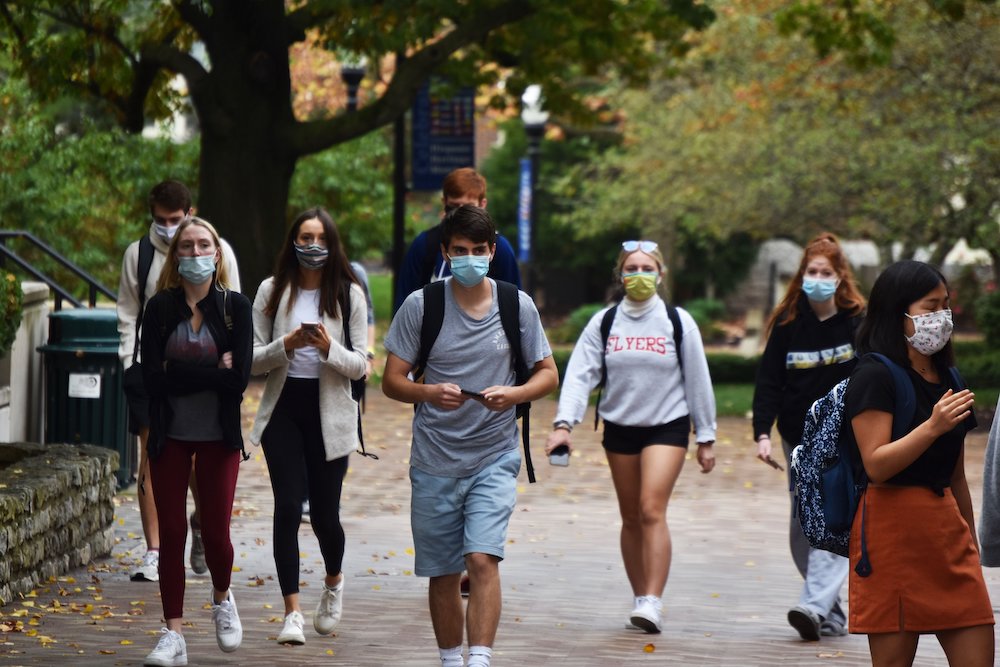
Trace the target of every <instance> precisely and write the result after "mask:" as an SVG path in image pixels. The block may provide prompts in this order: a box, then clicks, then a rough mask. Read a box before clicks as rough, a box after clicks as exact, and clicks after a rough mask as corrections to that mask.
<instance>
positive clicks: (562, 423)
mask: <svg viewBox="0 0 1000 667" xmlns="http://www.w3.org/2000/svg"><path fill="white" fill-rule="evenodd" d="M552 428H553V430H556V429H560V428H561V429H563V430H564V431H569V432H570V433H572V432H573V425H572V424H570V423H569V422H568V421H566V420H564V419H560V420H559V421H556V422H552Z"/></svg>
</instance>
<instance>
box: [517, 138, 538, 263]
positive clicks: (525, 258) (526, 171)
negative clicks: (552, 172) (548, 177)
mask: <svg viewBox="0 0 1000 667" xmlns="http://www.w3.org/2000/svg"><path fill="white" fill-rule="evenodd" d="M520 171H521V180H520V184H519V185H518V188H517V261H519V262H530V261H531V225H533V224H534V222H535V221H534V220H532V219H531V160H530V159H529V158H526V157H524V158H521V162H520Z"/></svg>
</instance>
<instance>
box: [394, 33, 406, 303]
mask: <svg viewBox="0 0 1000 667" xmlns="http://www.w3.org/2000/svg"><path fill="white" fill-rule="evenodd" d="M405 58H406V55H405V54H404V53H403V52H402V51H400V52H397V53H396V71H397V72H398V71H399V66H400V65H402V64H403V60H404V59H405ZM392 128H393V134H392V137H393V138H392V302H393V303H396V298H397V296H398V295H397V294H396V290H398V289H399V286H398V283H397V281H398V279H399V272H400V270H401V269H402V268H403V247H404V246H405V244H406V241H405V238H404V232H405V230H406V114H405V113H402V114H400V115H399V117H398V118H396V120H395V121H394V122H393V125H392Z"/></svg>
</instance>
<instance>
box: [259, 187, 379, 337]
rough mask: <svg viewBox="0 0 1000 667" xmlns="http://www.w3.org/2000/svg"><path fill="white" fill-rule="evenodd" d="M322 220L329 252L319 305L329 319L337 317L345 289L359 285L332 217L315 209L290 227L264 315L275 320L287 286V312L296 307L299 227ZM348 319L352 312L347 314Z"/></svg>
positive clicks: (320, 289) (298, 218)
mask: <svg viewBox="0 0 1000 667" xmlns="http://www.w3.org/2000/svg"><path fill="white" fill-rule="evenodd" d="M314 218H315V219H316V220H319V222H320V224H321V225H323V234H324V235H325V236H326V249H327V250H328V251H329V253H330V254H329V255H328V256H327V260H326V264H324V265H323V268H322V269H321V271H322V272H323V275H322V277H321V278H320V288H319V306H320V310H321V311H322V312H324V313H326V314H327V315H329V316H330V317H336V316H337V300H338V299H339V298H340V293H341V290H342V289H343V288H350V284H351V283H359V284H360V281H359V280H358V278H357V276H355V275H354V271H353V270H352V269H351V263H350V262H349V261H348V260H347V253H346V252H345V251H344V245H343V244H342V243H341V242H340V233H339V232H338V231H337V225H336V224H335V223H334V222H333V218H331V217H330V214H329V213H327V212H326V209H324V208H322V207H320V206H316V207H313V208H310V209H308V210H306V211H303V212H302V213H300V214H299V215H298V217H297V218H295V221H294V222H292V224H291V226H290V227H289V228H288V234H287V235H286V236H285V242H284V243H283V244H282V246H281V250H279V251H278V258H277V260H276V261H275V266H274V291H273V292H272V293H271V299H270V301H269V302H268V303H267V305H266V306H265V308H264V312H265V313H267V314H268V315H269V316H271V317H274V315H275V314H276V313H277V312H278V304H279V303H280V302H281V295H282V293H284V291H285V287H286V286H288V285H291V286H292V288H293V289H292V294H291V298H290V299H289V300H288V309H289V311H291V308H292V306H294V305H295V298H296V296H298V290H299V285H300V273H299V272H300V271H302V269H301V267H300V266H299V260H298V257H297V256H296V254H295V239H296V238H298V236H299V228H300V227H301V226H302V223H303V222H305V221H306V220H312V219H314ZM343 316H344V317H345V318H346V317H349V316H350V314H349V313H344V315H343Z"/></svg>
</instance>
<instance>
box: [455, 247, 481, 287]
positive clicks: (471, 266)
mask: <svg viewBox="0 0 1000 667" xmlns="http://www.w3.org/2000/svg"><path fill="white" fill-rule="evenodd" d="M448 259H449V260H450V261H451V275H453V276H455V280H457V281H458V282H459V283H461V284H462V285H465V286H466V287H474V286H476V285H478V284H479V283H480V281H482V279H483V278H485V277H486V274H487V273H489V270H490V256H489V255H461V256H459V257H452V256H450V255H449V256H448Z"/></svg>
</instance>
